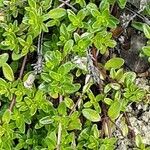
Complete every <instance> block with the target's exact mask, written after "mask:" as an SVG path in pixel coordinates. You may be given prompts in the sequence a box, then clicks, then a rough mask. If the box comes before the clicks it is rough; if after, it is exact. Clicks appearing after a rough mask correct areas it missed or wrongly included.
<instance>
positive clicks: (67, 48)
mask: <svg viewBox="0 0 150 150" xmlns="http://www.w3.org/2000/svg"><path fill="white" fill-rule="evenodd" d="M73 44H74V41H73V40H72V39H70V40H68V41H67V42H66V43H65V45H64V50H63V52H64V56H66V55H67V54H69V53H70V51H71V50H72V47H73Z"/></svg>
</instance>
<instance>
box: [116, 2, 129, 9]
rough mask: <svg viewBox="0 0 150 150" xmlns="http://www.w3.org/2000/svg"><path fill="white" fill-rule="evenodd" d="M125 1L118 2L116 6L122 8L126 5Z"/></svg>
mask: <svg viewBox="0 0 150 150" xmlns="http://www.w3.org/2000/svg"><path fill="white" fill-rule="evenodd" d="M126 2H127V0H118V4H119V7H120V8H122V9H123V8H124V7H125V5H126Z"/></svg>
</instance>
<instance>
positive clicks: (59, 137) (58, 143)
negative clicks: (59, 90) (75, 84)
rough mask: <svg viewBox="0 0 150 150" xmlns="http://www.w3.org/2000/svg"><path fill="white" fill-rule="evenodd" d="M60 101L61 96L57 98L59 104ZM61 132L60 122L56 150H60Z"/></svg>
mask: <svg viewBox="0 0 150 150" xmlns="http://www.w3.org/2000/svg"><path fill="white" fill-rule="evenodd" d="M62 100H63V97H62V95H60V96H59V103H61V102H62ZM61 131H62V125H61V121H60V122H59V125H58V137H57V150H60V143H61Z"/></svg>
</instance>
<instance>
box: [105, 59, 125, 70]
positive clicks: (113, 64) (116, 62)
mask: <svg viewBox="0 0 150 150" xmlns="http://www.w3.org/2000/svg"><path fill="white" fill-rule="evenodd" d="M123 64H124V59H122V58H117V57H115V58H111V59H110V60H108V61H107V62H106V64H105V68H106V70H110V69H111V68H114V69H119V68H120V67H121V66H122V65H123Z"/></svg>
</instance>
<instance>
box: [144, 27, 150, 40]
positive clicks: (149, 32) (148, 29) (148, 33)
mask: <svg viewBox="0 0 150 150" xmlns="http://www.w3.org/2000/svg"><path fill="white" fill-rule="evenodd" d="M143 31H144V34H145V36H146V37H147V38H148V39H150V26H149V25H147V24H143Z"/></svg>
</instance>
